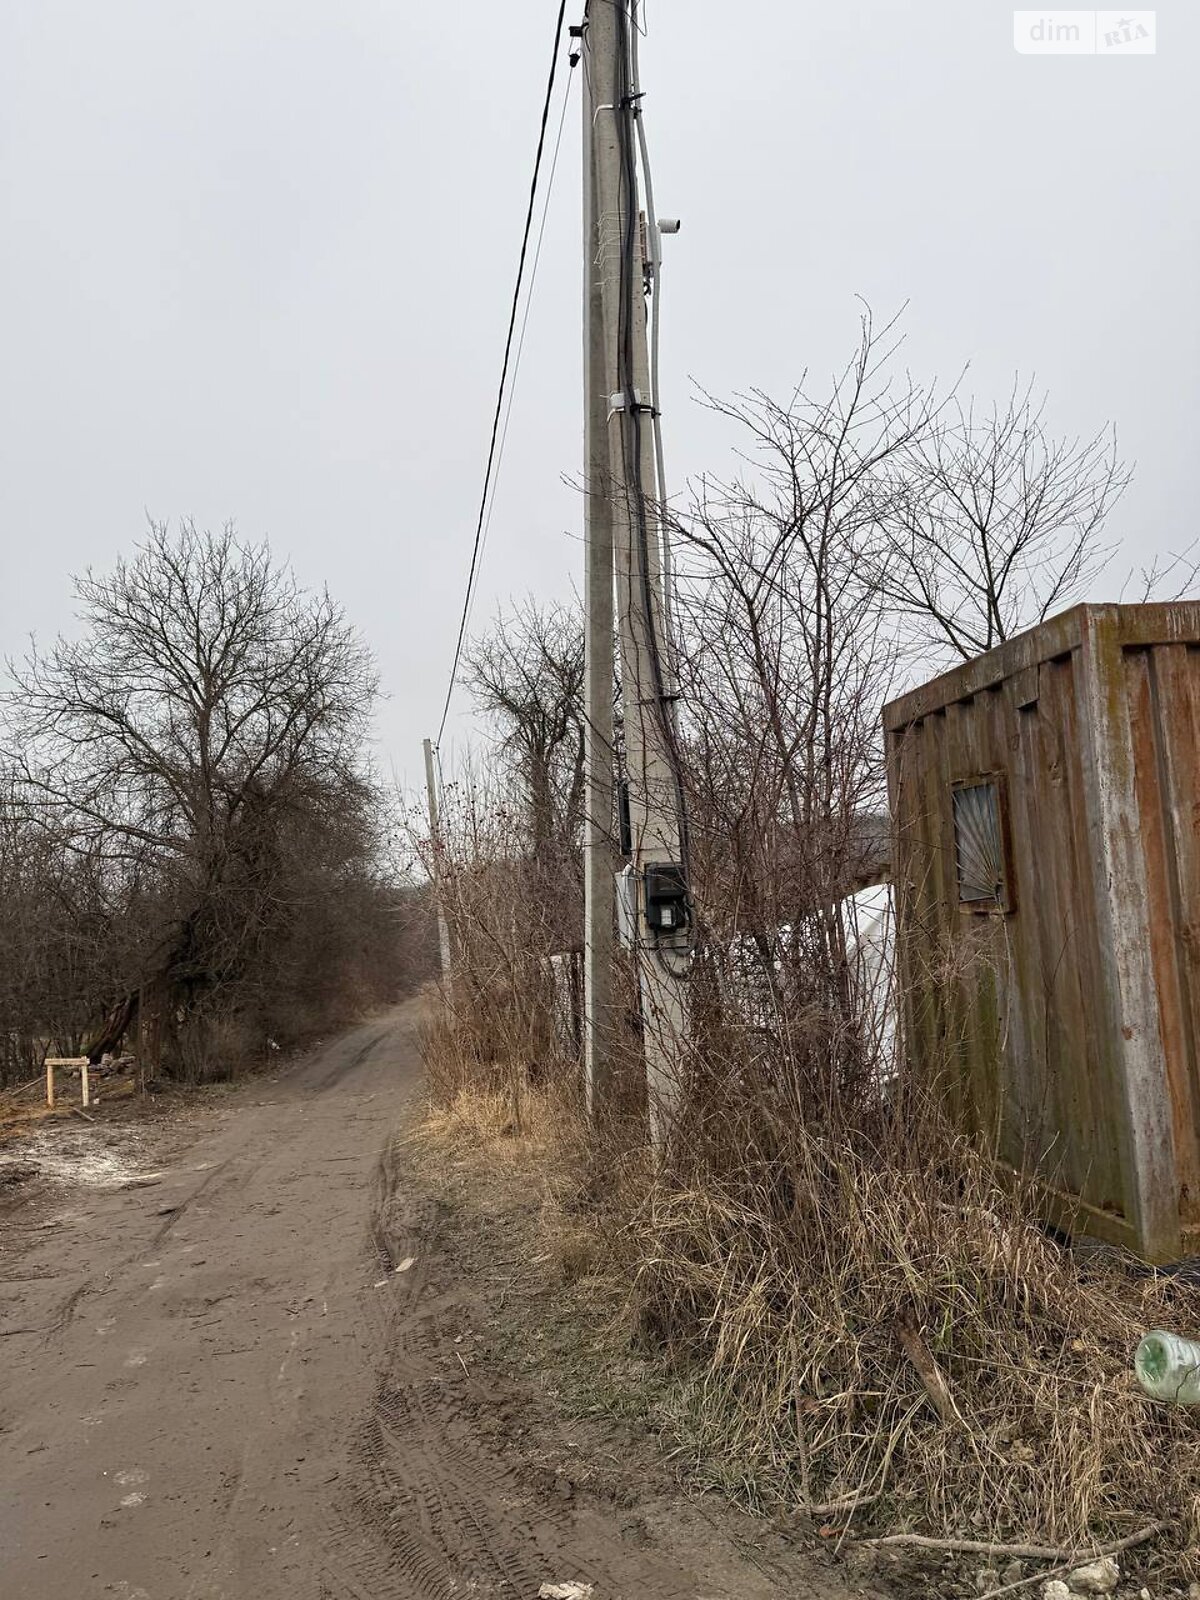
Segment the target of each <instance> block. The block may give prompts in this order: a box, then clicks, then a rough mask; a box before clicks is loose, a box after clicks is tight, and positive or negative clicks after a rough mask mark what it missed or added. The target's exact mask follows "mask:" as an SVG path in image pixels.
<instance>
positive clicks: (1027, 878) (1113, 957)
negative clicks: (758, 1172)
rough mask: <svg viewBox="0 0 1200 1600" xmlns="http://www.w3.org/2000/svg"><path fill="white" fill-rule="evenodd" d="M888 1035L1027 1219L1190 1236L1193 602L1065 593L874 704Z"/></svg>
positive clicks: (1198, 884)
mask: <svg viewBox="0 0 1200 1600" xmlns="http://www.w3.org/2000/svg"><path fill="white" fill-rule="evenodd" d="M884 728H885V738H886V743H887V759H888V784H889V790H890V799H891V808H892V817H893V824H894V829H895V879H896V886H897V904H898V913H899V915H898V935H899V958H900V974H901V982H902V985H903V990H904V1009H905V1027H906V1036H907V1040H908V1045H909V1049H910V1052H911V1055H912V1057H913V1059H914V1062H915V1064H916V1065H917V1066H918V1068H919V1069H920V1070H921V1071H922V1072H923V1073H924V1074H925V1075H927V1076H928V1077H929V1079H930V1080H931V1081H936V1082H937V1083H938V1084H939V1085H942V1086H943V1087H944V1091H945V1094H946V1096H947V1098H948V1100H949V1101H950V1103H951V1105H952V1106H953V1108H954V1111H955V1113H956V1115H957V1116H958V1118H959V1119H960V1120H961V1122H962V1123H963V1125H964V1126H966V1127H967V1128H968V1129H970V1130H971V1131H972V1132H975V1133H977V1134H978V1135H979V1136H980V1137H981V1138H986V1139H989V1140H994V1141H995V1147H996V1149H997V1153H998V1155H999V1156H1000V1158H1001V1159H1002V1160H1003V1161H1004V1162H1005V1163H1007V1164H1008V1165H1009V1166H1011V1167H1013V1168H1014V1169H1017V1170H1020V1171H1023V1172H1027V1173H1029V1174H1031V1175H1034V1176H1035V1177H1036V1179H1037V1186H1038V1189H1039V1192H1040V1193H1041V1195H1042V1196H1043V1199H1044V1205H1045V1215H1046V1217H1047V1220H1049V1221H1052V1222H1054V1223H1055V1224H1057V1225H1059V1226H1063V1227H1066V1228H1069V1229H1071V1230H1073V1231H1076V1232H1081V1233H1087V1234H1092V1235H1095V1236H1098V1237H1101V1238H1106V1239H1108V1240H1110V1241H1112V1242H1114V1243H1119V1244H1124V1245H1127V1246H1129V1247H1130V1248H1131V1249H1133V1250H1136V1251H1137V1252H1138V1253H1139V1254H1141V1255H1142V1256H1144V1257H1145V1258H1146V1259H1147V1260H1152V1261H1166V1260H1172V1259H1176V1258H1178V1257H1179V1256H1180V1255H1182V1254H1191V1253H1196V1252H1197V1250H1198V1248H1200V1056H1198V1048H1200V1045H1198V1041H1200V603H1198V602H1191V601H1188V602H1180V603H1175V604H1168V605H1136V606H1079V607H1076V608H1075V609H1074V610H1071V611H1068V612H1066V613H1064V614H1063V615H1062V616H1059V617H1056V618H1054V619H1052V620H1051V621H1048V622H1046V623H1043V624H1042V625H1041V626H1040V627H1037V628H1035V629H1033V630H1031V631H1030V632H1029V633H1026V634H1022V635H1021V636H1020V637H1019V638H1016V639H1013V640H1011V641H1010V642H1009V643H1007V644H1006V645H1003V646H1001V647H1000V648H999V649H997V650H993V651H991V652H990V653H989V654H987V655H985V656H982V657H980V658H979V659H978V660H975V661H972V662H969V663H967V664H965V665H964V666H962V667H959V668H957V669H956V670H954V671H952V672H949V673H947V674H945V675H944V676H943V677H940V678H937V679H935V680H934V681H933V682H931V683H928V684H926V685H924V686H923V687H922V688H920V689H917V690H915V691H913V692H912V693H910V694H907V695H905V696H904V697H903V698H902V699H899V700H897V701H894V702H893V703H892V704H891V705H889V706H888V707H887V708H886V709H885V712H884Z"/></svg>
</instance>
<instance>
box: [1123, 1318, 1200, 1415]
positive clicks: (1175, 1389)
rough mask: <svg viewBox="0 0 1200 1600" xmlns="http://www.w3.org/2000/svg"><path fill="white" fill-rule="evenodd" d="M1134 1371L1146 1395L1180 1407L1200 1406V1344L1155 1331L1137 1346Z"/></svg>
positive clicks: (1175, 1335) (1162, 1330)
mask: <svg viewBox="0 0 1200 1600" xmlns="http://www.w3.org/2000/svg"><path fill="white" fill-rule="evenodd" d="M1133 1370H1134V1371H1135V1372H1136V1373H1137V1380H1138V1382H1139V1383H1140V1384H1141V1386H1142V1388H1143V1389H1145V1391H1146V1393H1147V1394H1150V1395H1153V1396H1154V1398H1155V1399H1156V1400H1168V1401H1170V1402H1171V1403H1172V1404H1173V1405H1177V1406H1196V1405H1200V1344H1197V1343H1196V1342H1195V1341H1194V1340H1192V1339H1181V1338H1180V1337H1179V1335H1178V1334H1177V1333H1167V1332H1166V1331H1165V1330H1164V1329H1162V1328H1155V1329H1154V1331H1153V1332H1152V1333H1148V1334H1147V1335H1146V1337H1145V1338H1144V1339H1143V1340H1142V1342H1141V1344H1139V1345H1138V1347H1137V1349H1136V1351H1135V1352H1134V1356H1133Z"/></svg>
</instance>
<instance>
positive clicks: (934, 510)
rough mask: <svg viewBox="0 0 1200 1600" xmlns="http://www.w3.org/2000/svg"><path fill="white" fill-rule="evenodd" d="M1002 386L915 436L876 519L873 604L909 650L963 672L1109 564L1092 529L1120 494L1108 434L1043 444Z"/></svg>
mask: <svg viewBox="0 0 1200 1600" xmlns="http://www.w3.org/2000/svg"><path fill="white" fill-rule="evenodd" d="M1044 419H1045V402H1044V401H1042V402H1037V403H1035V402H1034V401H1033V400H1032V398H1031V395H1030V391H1029V389H1028V388H1026V389H1024V390H1021V389H1019V388H1017V387H1015V386H1014V388H1013V390H1012V392H1011V394H1010V395H1009V398H1008V400H1007V402H1006V403H1005V404H1004V405H1003V406H998V407H995V408H993V409H992V410H991V411H990V412H986V413H980V412H977V411H976V409H975V406H974V403H973V402H969V403H964V402H962V401H959V400H957V399H955V400H953V401H952V402H951V403H950V404H949V405H948V406H946V407H944V408H942V409H941V410H940V411H939V413H938V414H937V416H936V417H933V418H930V425H929V426H928V427H927V428H925V429H923V430H922V431H920V432H919V433H917V434H916V435H914V437H913V438H912V439H911V440H910V441H909V444H908V448H906V450H905V451H904V452H903V454H902V455H901V456H900V458H899V459H897V460H896V462H895V463H894V470H893V471H892V472H891V473H890V474H889V475H888V481H887V482H886V483H885V484H884V486H883V499H882V502H881V504H880V508H879V524H880V530H881V533H882V536H883V537H882V542H881V546H880V549H879V551H878V552H877V559H876V561H875V565H874V571H875V575H876V581H877V582H878V585H879V589H880V593H881V595H882V597H883V598H884V600H885V601H886V602H887V604H888V605H889V606H890V607H891V608H892V610H893V611H895V612H896V613H898V614H899V615H900V616H901V617H902V618H904V619H905V620H906V622H907V623H908V624H910V626H911V627H912V628H913V629H914V630H915V633H916V635H917V637H918V640H919V641H920V642H921V643H924V644H933V645H934V646H936V647H940V648H942V649H947V648H948V649H949V650H950V651H951V652H953V653H954V654H955V655H957V656H959V657H961V658H963V659H970V657H972V656H975V655H978V654H980V653H981V652H982V651H985V650H990V649H992V647H993V646H995V645H998V644H1002V643H1003V642H1004V641H1005V640H1006V639H1008V638H1011V637H1012V635H1013V634H1014V633H1017V632H1019V631H1020V630H1021V629H1022V628H1027V627H1031V626H1033V625H1034V624H1035V623H1037V622H1040V621H1042V620H1043V619H1044V618H1046V617H1048V616H1049V615H1051V613H1052V612H1055V611H1058V610H1061V609H1063V608H1064V607H1065V606H1067V605H1069V604H1070V603H1071V602H1072V601H1073V600H1076V599H1078V598H1080V596H1081V595H1082V594H1083V593H1084V591H1085V590H1086V588H1087V586H1088V584H1089V583H1090V582H1091V581H1092V579H1093V578H1095V577H1096V576H1097V574H1098V573H1099V572H1100V571H1102V570H1103V568H1104V567H1105V566H1106V565H1107V563H1108V560H1109V558H1110V556H1111V554H1112V549H1111V547H1110V546H1107V545H1106V544H1105V543H1104V522H1105V519H1106V517H1107V516H1108V514H1109V512H1110V511H1111V510H1112V509H1113V507H1114V506H1115V505H1116V503H1117V501H1118V500H1119V499H1120V497H1121V495H1122V494H1123V493H1124V490H1125V488H1126V486H1127V484H1128V483H1129V479H1130V470H1129V468H1128V467H1126V466H1125V465H1124V464H1123V463H1122V461H1121V460H1120V458H1119V456H1118V454H1117V446H1116V437H1115V433H1113V432H1112V431H1106V432H1102V433H1099V434H1096V435H1095V436H1094V437H1093V438H1090V439H1083V440H1081V439H1065V440H1064V439H1055V438H1053V437H1052V436H1051V435H1050V434H1049V433H1048V431H1047V429H1046V426H1045V420H1044Z"/></svg>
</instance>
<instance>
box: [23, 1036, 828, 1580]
mask: <svg viewBox="0 0 1200 1600" xmlns="http://www.w3.org/2000/svg"><path fill="white" fill-rule="evenodd" d="M415 1021H416V1012H415V1010H414V1009H413V1008H412V1007H408V1008H401V1009H400V1010H399V1011H398V1012H397V1013H395V1014H394V1015H393V1016H391V1017H388V1018H385V1019H382V1020H380V1021H377V1022H374V1023H372V1024H370V1025H367V1026H364V1027H361V1028H358V1029H356V1030H354V1031H353V1032H351V1033H349V1034H347V1035H345V1036H344V1037H342V1038H341V1039H339V1040H337V1041H336V1042H334V1043H333V1044H332V1045H329V1046H327V1047H325V1048H323V1049H321V1050H319V1051H317V1052H314V1053H313V1054H312V1055H311V1056H309V1057H308V1058H306V1059H305V1060H304V1061H302V1062H301V1063H299V1064H298V1065H297V1066H296V1067H295V1068H293V1069H292V1070H290V1071H287V1072H284V1073H281V1074H280V1075H279V1076H278V1077H276V1078H275V1079H274V1080H258V1081H257V1082H255V1083H252V1084H249V1085H247V1086H245V1087H244V1088H242V1089H240V1090H238V1091H237V1092H236V1093H234V1094H231V1095H227V1096H225V1097H224V1098H222V1099H221V1100H220V1101H219V1103H217V1104H215V1105H212V1106H208V1107H207V1108H205V1109H203V1110H201V1111H198V1112H196V1113H194V1114H193V1115H191V1116H190V1117H189V1118H188V1119H186V1125H185V1126H183V1127H182V1128H181V1126H180V1125H179V1124H178V1123H177V1122H175V1123H165V1124H164V1125H163V1126H160V1127H157V1128H156V1127H154V1126H149V1127H142V1128H140V1129H134V1130H132V1131H131V1130H130V1129H129V1128H128V1127H126V1128H124V1129H117V1128H110V1127H107V1126H106V1125H105V1124H104V1123H103V1122H101V1123H97V1124H96V1125H95V1126H94V1127H93V1126H91V1125H87V1124H84V1123H82V1122H81V1121H78V1120H77V1119H75V1120H73V1121H72V1122H71V1123H58V1124H54V1125H48V1126H45V1127H43V1128H41V1129H39V1130H38V1132H37V1134H36V1137H35V1142H34V1143H32V1144H30V1145H29V1146H27V1147H26V1149H25V1150H23V1151H19V1152H15V1153H14V1152H12V1151H11V1150H10V1151H8V1152H7V1153H6V1159H7V1160H8V1161H9V1162H10V1163H11V1162H13V1161H24V1162H25V1163H26V1166H25V1169H24V1171H23V1173H22V1174H21V1181H20V1182H10V1183H8V1184H0V1595H3V1596H4V1600H90V1597H93V1596H97V1597H99V1596H110V1595H115V1596H120V1597H122V1600H307V1597H321V1600H389V1597H392V1596H397V1597H409V1596H412V1597H418V1596H419V1597H428V1600H450V1597H452V1596H453V1597H455V1600H461V1597H464V1596H479V1597H486V1596H505V1597H521V1600H535V1597H536V1596H537V1595H538V1593H539V1589H540V1588H541V1587H542V1585H544V1584H548V1583H549V1584H559V1583H566V1582H572V1581H573V1582H578V1583H582V1584H590V1585H592V1586H594V1590H593V1592H594V1600H766V1597H767V1596H771V1597H772V1600H775V1597H778V1596H780V1595H787V1596H804V1595H820V1596H822V1597H824V1600H841V1597H843V1596H846V1595H848V1594H849V1593H851V1592H852V1591H851V1590H850V1589H848V1588H847V1587H844V1586H843V1584H842V1583H841V1581H840V1580H837V1581H835V1580H834V1578H833V1577H832V1576H831V1575H829V1574H827V1573H825V1572H823V1571H818V1570H817V1569H809V1568H807V1567H806V1566H805V1565H804V1564H803V1558H802V1557H799V1556H798V1557H796V1558H795V1559H789V1561H788V1562H787V1564H786V1568H785V1567H783V1566H781V1565H780V1564H779V1562H778V1560H777V1559H776V1558H775V1557H771V1556H767V1557H764V1556H763V1554H762V1553H761V1552H756V1550H755V1549H754V1548H753V1541H752V1540H747V1539H746V1537H745V1529H744V1528H743V1530H742V1533H741V1535H740V1536H739V1535H738V1533H737V1532H736V1530H734V1531H731V1529H730V1527H728V1526H724V1525H723V1524H722V1523H721V1519H720V1518H719V1517H718V1518H717V1519H716V1520H713V1519H712V1518H710V1517H709V1516H707V1515H706V1516H703V1517H701V1516H697V1515H695V1514H694V1513H693V1512H692V1511H691V1510H689V1508H688V1507H687V1506H686V1505H685V1504H684V1503H683V1501H682V1500H681V1501H680V1503H679V1506H678V1508H677V1510H672V1508H671V1507H670V1506H666V1507H664V1504H663V1502H662V1500H661V1496H659V1497H658V1498H656V1499H655V1502H654V1505H653V1508H652V1511H653V1514H652V1515H651V1514H650V1509H651V1508H649V1507H647V1514H646V1515H645V1516H639V1515H637V1510H638V1508H637V1505H636V1503H635V1504H634V1505H633V1506H632V1507H630V1506H629V1505H628V1504H627V1505H625V1506H624V1507H623V1508H622V1509H621V1510H620V1511H618V1510H617V1508H616V1507H615V1506H614V1505H613V1504H612V1503H611V1502H607V1501H605V1500H604V1499H603V1498H600V1497H597V1496H591V1495H589V1494H587V1493H584V1492H578V1491H576V1490H575V1489H573V1488H572V1486H571V1484H570V1483H564V1482H563V1481H562V1480H561V1479H560V1480H558V1481H552V1480H549V1479H548V1478H547V1475H546V1473H545V1471H544V1470H543V1469H542V1468H541V1467H540V1466H535V1463H540V1462H541V1461H542V1460H543V1459H544V1455H545V1451H544V1448H535V1447H534V1444H533V1443H532V1442H531V1444H530V1446H529V1449H528V1450H527V1451H526V1450H525V1449H524V1448H523V1446H522V1445H521V1443H520V1441H521V1439H522V1438H523V1437H524V1436H526V1435H528V1434H529V1433H530V1432H531V1430H532V1429H533V1427H534V1424H535V1421H536V1424H537V1427H538V1428H539V1429H540V1427H541V1420H542V1419H541V1418H540V1417H538V1418H536V1419H535V1418H534V1416H533V1413H532V1411H531V1409H530V1408H532V1407H533V1406H534V1401H533V1398H532V1396H531V1395H528V1396H526V1395H522V1393H521V1392H520V1391H519V1390H514V1388H513V1387H512V1385H511V1383H509V1382H507V1381H505V1380H501V1379H498V1378H495V1377H494V1375H490V1374H489V1371H488V1368H487V1364H486V1361H484V1360H481V1359H477V1356H476V1350H477V1348H478V1345H477V1342H476V1341H477V1340H478V1338H479V1333H478V1330H479V1329H480V1328H481V1327H482V1328H483V1329H484V1331H485V1332H486V1327H487V1317H488V1308H487V1302H486V1297H485V1296H483V1295H482V1293H481V1291H480V1289H479V1286H478V1285H477V1284H476V1283H474V1282H473V1281H472V1271H473V1269H472V1266H471V1260H470V1256H469V1253H468V1254H467V1255H466V1256H465V1257H464V1255H463V1254H462V1253H461V1252H459V1253H457V1254H456V1253H455V1251H454V1248H453V1245H452V1243H450V1242H447V1241H446V1240H444V1239H443V1238H442V1233H443V1231H444V1230H443V1229H442V1228H441V1226H440V1223H439V1207H438V1202H437V1201H436V1199H435V1198H433V1197H432V1196H431V1194H430V1192H429V1190H428V1187H427V1186H423V1185H422V1184H421V1182H420V1180H419V1179H418V1178H417V1177H416V1176H415V1175H414V1174H413V1172H412V1171H411V1170H410V1168H411V1163H409V1162H408V1161H407V1160H406V1157H405V1145H404V1142H403V1137H402V1135H403V1131H404V1129H405V1127H406V1126H407V1125H408V1124H409V1123H410V1122H411V1120H412V1118H413V1116H414V1114H415V1112H416V1109H417V1107H418V1105H419V1097H420V1068H419V1063H418V1059H417V1055H416V1051H415V1049H414V1045H413V1032H414V1027H415ZM56 1162H57V1166H56V1164H55V1163H56ZM31 1166H36V1167H37V1168H38V1170H39V1172H41V1173H42V1176H41V1177H39V1178H37V1179H36V1180H35V1181H32V1182H31V1181H30V1180H29V1178H28V1171H29V1168H30V1167H31ZM2 1176H3V1174H2V1173H0V1177H2ZM81 1178H82V1181H80V1179H81ZM464 1329H470V1330H472V1332H471V1335H470V1339H469V1340H468V1342H467V1344H466V1346H465V1348H466V1349H467V1352H468V1356H469V1357H470V1359H469V1360H468V1359H467V1358H465V1357H464V1354H463V1350H464ZM543 1442H544V1441H543ZM627 1498H628V1497H627ZM633 1498H634V1500H635V1502H636V1495H634V1496H633ZM747 1526H749V1527H750V1528H751V1529H752V1528H753V1526H754V1525H753V1524H747ZM797 1563H799V1564H797ZM854 1592H857V1591H854Z"/></svg>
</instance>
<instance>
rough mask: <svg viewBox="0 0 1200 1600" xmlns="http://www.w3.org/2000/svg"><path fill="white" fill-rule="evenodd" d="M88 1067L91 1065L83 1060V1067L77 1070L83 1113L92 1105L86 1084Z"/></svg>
mask: <svg viewBox="0 0 1200 1600" xmlns="http://www.w3.org/2000/svg"><path fill="white" fill-rule="evenodd" d="M90 1065H91V1063H90V1062H88V1061H87V1060H86V1059H85V1061H84V1063H83V1065H82V1066H81V1067H80V1069H79V1082H80V1086H81V1088H82V1090H83V1109H84V1110H85V1111H86V1110H87V1108H88V1107H89V1106H90V1105H91V1103H92V1099H91V1095H90V1094H89V1093H88V1089H89V1087H90V1086H89V1084H88V1067H89V1066H90Z"/></svg>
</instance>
